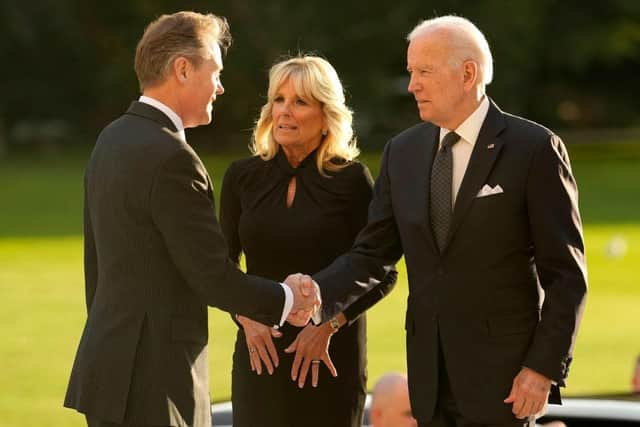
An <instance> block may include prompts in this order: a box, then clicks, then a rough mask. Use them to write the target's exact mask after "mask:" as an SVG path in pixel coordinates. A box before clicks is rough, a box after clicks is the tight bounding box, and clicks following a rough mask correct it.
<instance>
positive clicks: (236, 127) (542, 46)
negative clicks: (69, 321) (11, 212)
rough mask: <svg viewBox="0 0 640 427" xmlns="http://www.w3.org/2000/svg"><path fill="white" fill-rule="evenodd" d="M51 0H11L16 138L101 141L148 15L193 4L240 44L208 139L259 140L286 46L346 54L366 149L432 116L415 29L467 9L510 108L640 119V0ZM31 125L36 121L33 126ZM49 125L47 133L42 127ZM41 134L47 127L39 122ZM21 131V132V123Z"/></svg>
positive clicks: (338, 63) (557, 120)
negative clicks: (261, 117)
mask: <svg viewBox="0 0 640 427" xmlns="http://www.w3.org/2000/svg"><path fill="white" fill-rule="evenodd" d="M363 5H364V2H344V1H336V0H327V1H324V2H299V1H294V0H273V1H268V2H265V1H261V0H219V1H216V2H214V3H212V2H210V1H205V0H180V1H178V0H162V1H154V2H149V1H147V0H131V1H128V2H98V1H96V0H89V1H81V0H39V1H37V2H29V1H26V2H19V1H10V0H5V1H2V2H0V26H1V28H2V29H3V37H1V38H0V62H1V63H2V64H3V67H2V69H1V71H0V72H1V73H2V74H1V76H0V77H1V78H0V82H2V85H3V86H2V97H0V112H3V115H4V127H5V129H4V134H5V135H7V143H6V145H7V147H8V149H9V150H11V149H12V147H13V144H14V143H17V142H16V141H14V139H13V135H15V134H16V132H17V131H16V130H15V129H14V128H15V127H16V126H18V125H19V124H20V123H25V122H26V123H47V122H50V121H54V122H58V121H60V122H63V123H67V124H68V125H70V126H71V127H72V128H73V132H71V133H70V134H69V137H65V138H62V139H61V143H64V144H69V143H72V142H73V141H76V142H83V143H87V144H88V143H92V142H93V141H94V140H95V137H96V133H97V132H98V130H99V129H101V128H102V127H103V126H104V125H105V124H106V123H108V122H109V121H111V120H113V119H114V118H115V117H117V116H118V115H119V114H120V112H121V111H122V110H123V109H126V108H127V106H128V104H129V102H130V101H132V100H134V99H135V98H137V96H138V88H137V82H136V79H135V75H134V72H133V67H132V63H133V56H134V50H135V43H136V41H137V39H138V38H139V37H140V35H141V33H142V30H143V28H144V25H145V23H146V22H148V21H149V20H150V19H152V18H153V17H155V16H158V15H160V14H162V13H170V12H173V11H176V10H180V9H193V10H197V11H201V12H206V11H212V12H215V13H217V14H221V15H224V16H226V17H227V18H228V19H229V22H230V24H231V32H232V34H233V37H234V43H233V45H232V47H231V49H230V51H229V54H228V57H227V59H226V60H225V65H226V67H225V72H224V75H223V83H224V84H225V86H226V93H227V95H226V96H222V97H221V98H220V99H219V101H218V102H217V103H216V106H215V115H216V117H215V119H214V120H215V121H216V125H215V126H213V127H212V126H210V127H207V128H204V129H199V130H198V131H194V132H192V134H190V138H189V139H190V141H192V142H195V143H196V144H203V145H205V147H206V148H212V149H214V148H220V147H229V146H230V145H235V146H237V144H241V146H242V147H244V146H246V144H247V143H248V142H249V136H250V133H249V132H248V131H247V130H248V129H250V128H251V127H252V122H253V120H254V119H255V118H256V116H257V114H258V110H259V107H260V105H262V103H263V101H264V96H265V93H264V88H265V87H266V85H265V83H266V78H265V75H266V71H267V70H268V69H269V67H270V66H271V65H272V64H273V63H274V62H275V61H276V60H277V59H278V58H279V57H281V56H282V55H286V54H295V53H297V52H298V51H306V52H316V53H318V54H320V55H322V56H325V57H326V58H327V59H329V60H330V61H331V63H332V64H334V65H335V67H336V69H337V71H338V73H339V74H340V75H341V76H342V78H343V80H344V85H345V87H346V89H347V92H348V98H347V99H348V103H349V105H350V106H351V107H352V108H353V109H354V110H355V112H356V114H355V125H356V128H357V133H358V135H359V137H360V138H359V139H360V145H361V146H363V147H364V148H367V147H371V146H379V145H381V144H382V143H384V142H385V141H386V140H387V139H388V138H389V137H390V136H392V135H394V134H395V133H397V132H398V131H399V130H401V129H404V128H406V127H408V126H409V125H411V124H412V123H415V122H418V121H419V118H418V115H417V113H416V111H415V105H414V103H413V102H412V101H411V98H410V96H408V94H407V92H406V84H407V79H406V72H405V68H406V58H405V50H406V42H405V40H404V38H405V36H406V34H407V32H408V31H409V30H410V29H411V28H412V27H413V26H414V25H415V24H416V23H418V21H420V20H421V19H423V18H427V17H432V16H434V15H444V14H448V13H455V14H459V15H463V16H466V17H468V18H469V19H471V20H472V21H474V22H476V23H477V24H478V25H479V26H480V28H483V29H484V31H485V32H486V36H487V38H488V40H489V43H490V44H491V46H492V51H493V53H494V59H495V72H496V82H495V84H492V85H490V86H489V88H488V92H489V94H490V95H491V96H492V98H493V99H495V100H496V101H497V102H498V103H499V104H500V105H501V106H503V107H504V108H505V110H507V111H511V112H514V113H516V114H518V115H523V116H526V117H529V118H531V119H533V120H535V121H539V122H541V123H543V124H545V125H546V126H549V127H552V128H584V127H589V128H599V127H626V126H630V125H635V126H638V125H640V104H639V103H638V102H636V97H637V92H638V91H637V88H638V84H637V77H636V73H635V72H633V71H632V70H637V69H638V68H640V2H638V1H631V0H628V1H625V0H616V1H610V2H606V3H602V2H596V1H595V0H592V1H577V0H569V1H565V2H552V1H539V0H516V1H513V2H502V1H498V0H478V1H475V2H458V1H455V2H452V1H449V0H446V1H445V0H433V1H430V2H424V1H421V0H405V1H403V2H400V3H398V2H395V3H389V2H387V1H382V0H371V1H368V2H366V7H362V6H363ZM21 132H22V131H21ZM37 132H39V131H37ZM37 132H36V133H37ZM18 133H20V132H18Z"/></svg>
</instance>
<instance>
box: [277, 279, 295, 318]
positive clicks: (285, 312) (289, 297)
mask: <svg viewBox="0 0 640 427" xmlns="http://www.w3.org/2000/svg"><path fill="white" fill-rule="evenodd" d="M280 286H282V290H283V291H284V308H283V309H282V316H281V317H280V323H279V324H277V325H274V326H273V327H274V328H276V329H278V328H279V327H280V326H282V325H284V322H285V321H286V320H287V317H289V313H290V312H291V309H292V308H293V292H292V291H291V288H290V287H288V286H287V285H285V284H284V283H280Z"/></svg>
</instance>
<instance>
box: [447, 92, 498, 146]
mask: <svg viewBox="0 0 640 427" xmlns="http://www.w3.org/2000/svg"><path fill="white" fill-rule="evenodd" d="M488 112H489V97H488V96H487V95H484V97H483V98H482V101H480V105H478V108H476V110H475V111H474V112H473V113H471V115H470V116H469V117H467V119H466V120H465V121H464V122H462V124H461V125H460V126H458V128H457V129H456V130H455V133H457V134H458V135H460V138H461V139H462V140H463V141H466V142H468V143H469V144H471V145H472V146H473V145H475V143H476V140H477V139H478V134H480V129H481V128H482V124H483V123H484V119H485V118H486V117H487V113H488ZM449 132H451V131H450V130H449V129H445V128H440V142H442V140H443V139H444V137H445V135H446V134H448V133H449Z"/></svg>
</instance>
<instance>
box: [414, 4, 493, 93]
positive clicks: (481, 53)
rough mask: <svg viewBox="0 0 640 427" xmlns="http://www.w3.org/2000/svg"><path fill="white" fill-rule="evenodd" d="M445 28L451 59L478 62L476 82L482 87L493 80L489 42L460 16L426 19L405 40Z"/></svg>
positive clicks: (457, 63)
mask: <svg viewBox="0 0 640 427" xmlns="http://www.w3.org/2000/svg"><path fill="white" fill-rule="evenodd" d="M437 30H445V31H447V32H448V35H449V43H450V45H451V59H452V61H454V64H455V65H461V64H462V63H463V62H464V61H466V60H469V59H470V60H472V61H475V62H476V63H477V64H478V75H479V77H480V78H479V79H478V83H479V84H481V85H482V86H483V87H484V86H486V85H488V84H489V83H491V81H492V80H493V57H492V55H491V49H490V48H489V42H487V38H486V37H485V36H484V34H482V31H480V29H479V28H478V27H476V25H475V24H474V23H473V22H471V21H469V20H468V19H466V18H463V17H461V16H454V15H446V16H439V17H437V18H432V19H427V20H425V21H422V22H421V23H419V24H418V25H416V26H415V28H414V29H413V30H411V32H410V33H409V35H408V36H407V41H409V42H410V41H411V40H413V39H414V38H415V37H419V36H421V35H424V34H427V33H429V32H432V31H437Z"/></svg>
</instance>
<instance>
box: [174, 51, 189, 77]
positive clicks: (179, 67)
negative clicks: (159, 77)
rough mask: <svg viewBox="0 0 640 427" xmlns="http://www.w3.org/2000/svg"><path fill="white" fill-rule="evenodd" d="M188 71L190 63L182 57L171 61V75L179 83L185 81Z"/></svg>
mask: <svg viewBox="0 0 640 427" xmlns="http://www.w3.org/2000/svg"><path fill="white" fill-rule="evenodd" d="M190 71H191V63H190V62H189V60H188V59H187V58H185V57H184V56H179V57H177V58H176V59H175V60H174V61H173V75H174V76H175V78H176V79H177V80H178V81H179V82H180V83H185V82H186V81H187V77H188V76H189V72H190Z"/></svg>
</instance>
